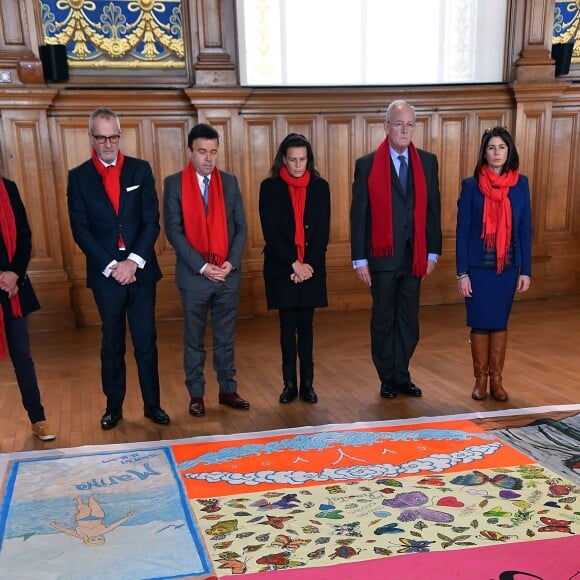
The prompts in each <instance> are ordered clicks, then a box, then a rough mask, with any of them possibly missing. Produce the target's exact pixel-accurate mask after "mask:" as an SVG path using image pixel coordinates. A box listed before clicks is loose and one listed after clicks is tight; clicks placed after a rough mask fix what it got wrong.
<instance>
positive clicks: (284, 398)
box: [279, 385, 298, 403]
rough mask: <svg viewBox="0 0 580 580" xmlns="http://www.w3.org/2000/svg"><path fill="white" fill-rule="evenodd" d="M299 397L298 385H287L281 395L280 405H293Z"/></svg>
mask: <svg viewBox="0 0 580 580" xmlns="http://www.w3.org/2000/svg"><path fill="white" fill-rule="evenodd" d="M297 396H298V387H297V386H296V385H290V386H289V385H287V386H285V387H284V390H283V391H282V394H281V395H280V399H279V400H280V403H291V402H292V401H293V400H294V399H295V398H296V397H297Z"/></svg>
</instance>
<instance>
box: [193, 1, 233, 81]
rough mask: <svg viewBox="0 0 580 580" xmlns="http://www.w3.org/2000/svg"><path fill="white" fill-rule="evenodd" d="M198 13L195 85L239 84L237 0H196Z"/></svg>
mask: <svg viewBox="0 0 580 580" xmlns="http://www.w3.org/2000/svg"><path fill="white" fill-rule="evenodd" d="M195 16H196V20H197V30H198V35H199V39H198V40H199V52H198V55H197V62H196V63H195V64H194V71H195V84H196V85H198V86H232V85H235V84H237V70H236V57H235V55H236V22H235V7H234V0H197V2H196V15H195Z"/></svg>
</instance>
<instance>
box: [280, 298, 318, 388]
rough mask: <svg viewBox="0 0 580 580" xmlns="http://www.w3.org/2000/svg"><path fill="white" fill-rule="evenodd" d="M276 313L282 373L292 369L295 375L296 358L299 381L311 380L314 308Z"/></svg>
mask: <svg viewBox="0 0 580 580" xmlns="http://www.w3.org/2000/svg"><path fill="white" fill-rule="evenodd" d="M278 313H279V316H280V347H281V349H282V369H283V371H284V372H286V371H288V370H291V369H294V374H295V373H296V357H297V356H298V357H299V358H300V376H301V379H305V378H312V376H313V373H314V361H313V355H312V351H313V347H314V338H313V321H314V308H288V309H283V310H279V311H278Z"/></svg>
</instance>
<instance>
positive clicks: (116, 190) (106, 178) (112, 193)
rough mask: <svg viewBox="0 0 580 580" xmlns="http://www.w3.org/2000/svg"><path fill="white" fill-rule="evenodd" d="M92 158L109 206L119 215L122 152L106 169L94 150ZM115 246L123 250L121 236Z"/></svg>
mask: <svg viewBox="0 0 580 580" xmlns="http://www.w3.org/2000/svg"><path fill="white" fill-rule="evenodd" d="M92 158H93V164H94V166H95V169H96V170H97V173H98V174H99V175H100V176H101V177H102V178H103V186H104V187H105V191H106V192H107V196H108V198H109V200H110V201H111V205H112V206H113V209H114V210H115V213H116V214H117V215H119V204H120V201H121V169H122V168H123V163H124V161H125V156H124V155H123V152H122V151H121V150H119V154H118V155H117V163H115V165H108V166H106V167H105V165H103V162H102V161H101V160H100V159H99V156H98V155H97V152H96V151H95V150H94V149H93V154H92ZM117 246H118V248H119V249H120V250H124V249H125V242H124V241H123V236H122V235H121V234H119V240H118V244H117Z"/></svg>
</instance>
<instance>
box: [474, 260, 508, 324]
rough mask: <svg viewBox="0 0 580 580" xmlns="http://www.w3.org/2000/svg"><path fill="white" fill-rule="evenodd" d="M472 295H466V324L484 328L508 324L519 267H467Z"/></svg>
mask: <svg viewBox="0 0 580 580" xmlns="http://www.w3.org/2000/svg"><path fill="white" fill-rule="evenodd" d="M468 274H469V279H470V280H471V289H472V296H471V298H466V299H465V307H466V309H467V326H470V327H471V328H483V329H489V330H493V329H504V328H507V323H508V319H509V316H510V312H511V309H512V304H513V302H514V295H515V292H516V285H517V281H518V274H519V268H514V267H511V268H505V269H504V271H503V272H502V273H501V274H497V272H496V269H495V268H470V269H469V271H468Z"/></svg>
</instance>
